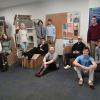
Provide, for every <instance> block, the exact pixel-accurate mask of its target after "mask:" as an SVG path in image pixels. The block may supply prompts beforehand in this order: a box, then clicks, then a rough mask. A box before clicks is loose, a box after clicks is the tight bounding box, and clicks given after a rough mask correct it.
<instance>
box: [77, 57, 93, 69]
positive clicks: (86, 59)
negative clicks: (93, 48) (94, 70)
mask: <svg viewBox="0 0 100 100" xmlns="http://www.w3.org/2000/svg"><path fill="white" fill-rule="evenodd" d="M76 61H77V62H78V63H79V64H80V65H83V66H86V67H89V66H90V65H92V62H93V61H94V59H93V58H92V57H91V56H84V55H80V56H78V57H77V58H76Z"/></svg>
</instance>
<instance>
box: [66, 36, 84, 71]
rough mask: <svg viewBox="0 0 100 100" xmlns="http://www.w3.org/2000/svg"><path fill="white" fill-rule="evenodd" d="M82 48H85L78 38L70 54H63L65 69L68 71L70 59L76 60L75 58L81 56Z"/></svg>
mask: <svg viewBox="0 0 100 100" xmlns="http://www.w3.org/2000/svg"><path fill="white" fill-rule="evenodd" d="M84 47H85V44H84V43H83V42H82V38H81V37H80V36H78V42H76V43H75V44H74V45H73V46H72V51H71V53H65V60H66V66H65V67H64V68H65V69H68V68H70V67H71V66H70V59H71V58H76V57H77V56H79V55H81V54H82V51H83V48H84Z"/></svg>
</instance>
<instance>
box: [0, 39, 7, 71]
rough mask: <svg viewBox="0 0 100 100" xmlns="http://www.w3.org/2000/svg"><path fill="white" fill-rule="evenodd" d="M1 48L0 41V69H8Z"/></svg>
mask: <svg viewBox="0 0 100 100" xmlns="http://www.w3.org/2000/svg"><path fill="white" fill-rule="evenodd" d="M2 50H3V49H2V45H1V41H0V71H2V72H4V71H6V70H7V69H8V64H7V57H6V55H5V54H4V53H3V51H2Z"/></svg>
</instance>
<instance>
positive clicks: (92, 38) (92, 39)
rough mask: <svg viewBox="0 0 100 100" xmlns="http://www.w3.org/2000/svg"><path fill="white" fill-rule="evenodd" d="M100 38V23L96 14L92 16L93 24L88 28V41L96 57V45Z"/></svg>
mask: <svg viewBox="0 0 100 100" xmlns="http://www.w3.org/2000/svg"><path fill="white" fill-rule="evenodd" d="M98 39H100V24H99V23H97V18H96V16H93V17H92V18H91V26H90V27H89V29H88V36H87V42H88V43H89V45H90V51H91V55H92V57H95V45H96V42H97V40H98Z"/></svg>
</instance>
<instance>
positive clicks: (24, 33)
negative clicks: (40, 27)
mask: <svg viewBox="0 0 100 100" xmlns="http://www.w3.org/2000/svg"><path fill="white" fill-rule="evenodd" d="M19 40H20V43H22V42H28V35H27V30H19Z"/></svg>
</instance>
